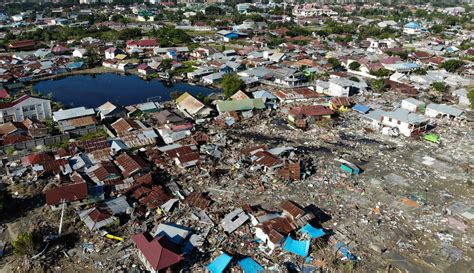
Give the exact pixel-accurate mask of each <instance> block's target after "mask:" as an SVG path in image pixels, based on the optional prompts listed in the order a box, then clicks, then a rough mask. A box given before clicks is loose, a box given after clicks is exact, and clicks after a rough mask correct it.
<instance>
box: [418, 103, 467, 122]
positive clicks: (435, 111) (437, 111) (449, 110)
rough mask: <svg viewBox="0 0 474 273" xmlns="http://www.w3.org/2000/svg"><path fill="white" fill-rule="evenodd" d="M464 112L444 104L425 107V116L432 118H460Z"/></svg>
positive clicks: (431, 104)
mask: <svg viewBox="0 0 474 273" xmlns="http://www.w3.org/2000/svg"><path fill="white" fill-rule="evenodd" d="M463 113H464V111H462V110H460V109H457V108H455V107H452V106H450V105H446V104H437V103H430V104H428V105H427V106H426V110H425V115H427V116H428V117H432V118H440V117H447V118H450V119H453V118H460V117H461V116H462V114H463Z"/></svg>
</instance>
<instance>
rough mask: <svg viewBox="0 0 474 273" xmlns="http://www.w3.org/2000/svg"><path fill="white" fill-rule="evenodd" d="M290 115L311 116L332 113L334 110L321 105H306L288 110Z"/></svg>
mask: <svg viewBox="0 0 474 273" xmlns="http://www.w3.org/2000/svg"><path fill="white" fill-rule="evenodd" d="M289 113H290V114H291V115H292V116H302V117H313V116H325V115H332V114H334V112H333V111H332V110H331V109H329V108H326V107H324V106H322V105H307V106H301V107H296V108H293V109H291V110H290V111H289Z"/></svg>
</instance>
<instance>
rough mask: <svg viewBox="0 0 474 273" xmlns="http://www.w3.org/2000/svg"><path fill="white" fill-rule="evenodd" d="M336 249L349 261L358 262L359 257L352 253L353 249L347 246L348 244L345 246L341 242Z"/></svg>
mask: <svg viewBox="0 0 474 273" xmlns="http://www.w3.org/2000/svg"><path fill="white" fill-rule="evenodd" d="M336 248H337V250H339V252H341V254H342V255H344V257H346V258H347V259H349V260H351V261H356V260H357V257H356V256H355V255H354V254H352V253H351V249H350V247H349V246H347V245H346V244H344V243H343V242H339V243H337V244H336Z"/></svg>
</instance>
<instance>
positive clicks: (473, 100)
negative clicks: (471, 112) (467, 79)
mask: <svg viewBox="0 0 474 273" xmlns="http://www.w3.org/2000/svg"><path fill="white" fill-rule="evenodd" d="M468 97H469V100H470V101H471V109H474V87H471V89H470V90H469V94H468Z"/></svg>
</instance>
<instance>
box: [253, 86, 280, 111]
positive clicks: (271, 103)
mask: <svg viewBox="0 0 474 273" xmlns="http://www.w3.org/2000/svg"><path fill="white" fill-rule="evenodd" d="M252 96H253V97H254V98H255V99H261V100H263V102H264V103H265V105H266V106H267V107H270V108H276V106H277V102H278V98H277V97H275V96H274V95H273V94H272V93H270V92H268V91H266V90H258V91H254V92H252Z"/></svg>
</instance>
